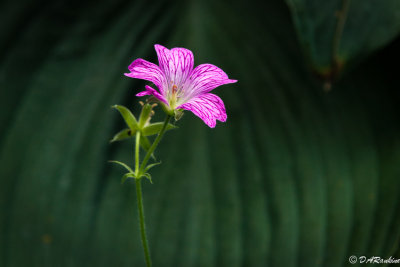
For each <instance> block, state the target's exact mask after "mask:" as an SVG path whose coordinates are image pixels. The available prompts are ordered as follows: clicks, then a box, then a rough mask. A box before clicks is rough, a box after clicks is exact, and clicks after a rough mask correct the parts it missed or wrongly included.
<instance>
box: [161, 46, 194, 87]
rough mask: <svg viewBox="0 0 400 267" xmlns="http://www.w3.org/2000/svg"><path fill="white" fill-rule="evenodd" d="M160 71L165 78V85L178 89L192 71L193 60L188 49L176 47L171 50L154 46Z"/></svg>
mask: <svg viewBox="0 0 400 267" xmlns="http://www.w3.org/2000/svg"><path fill="white" fill-rule="evenodd" d="M154 48H155V49H156V52H157V56H158V62H159V65H160V69H161V70H162V71H163V72H164V74H165V76H166V77H167V84H168V85H169V86H170V87H172V86H173V85H177V87H180V86H181V85H183V83H184V82H185V80H186V78H187V77H188V76H189V74H190V73H191V71H192V70H193V65H194V58H193V53H192V51H190V50H189V49H186V48H181V47H176V48H172V49H171V50H169V49H167V48H165V47H164V46H162V45H158V44H156V45H154Z"/></svg>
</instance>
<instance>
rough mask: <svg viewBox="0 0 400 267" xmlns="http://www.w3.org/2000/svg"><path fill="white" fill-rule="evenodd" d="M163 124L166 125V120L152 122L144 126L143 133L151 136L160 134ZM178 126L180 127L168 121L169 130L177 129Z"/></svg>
mask: <svg viewBox="0 0 400 267" xmlns="http://www.w3.org/2000/svg"><path fill="white" fill-rule="evenodd" d="M163 125H164V122H155V123H152V124H150V125H148V126H146V127H144V129H143V130H142V133H143V135H144V136H150V135H155V134H158V133H159V132H160V131H161V128H162V127H163ZM176 128H178V127H177V126H175V125H173V124H171V123H168V125H167V129H166V130H167V131H168V130H171V129H176Z"/></svg>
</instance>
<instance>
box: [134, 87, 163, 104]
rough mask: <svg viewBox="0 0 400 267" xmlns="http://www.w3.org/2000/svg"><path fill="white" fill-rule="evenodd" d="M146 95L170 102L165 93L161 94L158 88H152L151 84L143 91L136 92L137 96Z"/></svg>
mask: <svg viewBox="0 0 400 267" xmlns="http://www.w3.org/2000/svg"><path fill="white" fill-rule="evenodd" d="M145 95H152V96H154V97H155V98H157V99H158V100H160V101H162V102H164V103H165V104H167V105H168V102H167V100H166V99H165V97H164V96H163V95H161V94H160V93H159V92H157V90H156V89H154V88H152V87H151V86H148V85H146V91H142V92H140V93H137V94H136V96H145Z"/></svg>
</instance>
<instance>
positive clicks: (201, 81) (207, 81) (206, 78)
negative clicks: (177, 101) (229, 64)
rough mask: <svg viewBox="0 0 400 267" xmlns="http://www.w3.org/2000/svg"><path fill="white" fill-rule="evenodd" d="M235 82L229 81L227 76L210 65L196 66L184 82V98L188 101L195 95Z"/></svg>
mask: <svg viewBox="0 0 400 267" xmlns="http://www.w3.org/2000/svg"><path fill="white" fill-rule="evenodd" d="M235 82H237V80H231V79H229V78H228V75H227V74H226V73H225V72H224V71H223V70H221V69H220V68H218V67H217V66H215V65H212V64H201V65H199V66H197V67H196V68H195V69H194V70H193V71H192V73H191V74H190V77H189V79H188V80H187V81H186V83H190V84H188V86H187V87H188V91H187V92H185V98H186V99H190V98H192V97H195V96H197V95H201V94H205V93H208V92H210V91H211V90H213V89H215V88H217V87H218V86H221V85H223V84H228V83H235Z"/></svg>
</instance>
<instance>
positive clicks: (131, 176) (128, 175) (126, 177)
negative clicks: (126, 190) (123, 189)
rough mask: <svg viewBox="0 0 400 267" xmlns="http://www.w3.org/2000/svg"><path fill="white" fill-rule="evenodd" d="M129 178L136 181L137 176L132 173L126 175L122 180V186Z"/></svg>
mask: <svg viewBox="0 0 400 267" xmlns="http://www.w3.org/2000/svg"><path fill="white" fill-rule="evenodd" d="M128 178H133V179H136V176H135V175H134V174H133V173H131V172H128V173H125V174H124V176H122V178H121V184H123V183H125V181H126V179H128Z"/></svg>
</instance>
